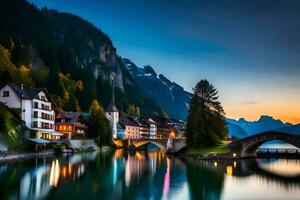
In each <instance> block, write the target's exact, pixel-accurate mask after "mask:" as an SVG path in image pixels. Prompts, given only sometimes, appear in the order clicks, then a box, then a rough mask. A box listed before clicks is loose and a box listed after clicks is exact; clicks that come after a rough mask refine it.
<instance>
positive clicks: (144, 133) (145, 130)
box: [134, 118, 150, 139]
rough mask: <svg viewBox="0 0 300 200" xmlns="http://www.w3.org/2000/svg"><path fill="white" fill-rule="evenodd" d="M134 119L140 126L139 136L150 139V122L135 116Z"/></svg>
mask: <svg viewBox="0 0 300 200" xmlns="http://www.w3.org/2000/svg"><path fill="white" fill-rule="evenodd" d="M134 121H135V122H136V123H137V124H138V126H139V136H140V137H139V138H140V139H149V138H150V126H149V124H148V123H147V122H146V121H145V120H143V119H139V118H134Z"/></svg>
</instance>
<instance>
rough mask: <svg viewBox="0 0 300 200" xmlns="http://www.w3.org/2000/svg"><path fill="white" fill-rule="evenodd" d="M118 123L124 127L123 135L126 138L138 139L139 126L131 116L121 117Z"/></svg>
mask: <svg viewBox="0 0 300 200" xmlns="http://www.w3.org/2000/svg"><path fill="white" fill-rule="evenodd" d="M120 124H122V125H123V126H124V127H125V131H124V133H125V134H124V135H125V138H126V139H140V126H139V124H138V123H137V122H136V121H135V120H134V118H133V117H126V116H124V117H122V118H121V119H120Z"/></svg>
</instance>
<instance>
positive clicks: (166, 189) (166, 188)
mask: <svg viewBox="0 0 300 200" xmlns="http://www.w3.org/2000/svg"><path fill="white" fill-rule="evenodd" d="M170 165H171V164H170V159H169V158H168V157H167V172H166V175H165V180H164V197H166V198H167V197H168V194H169V189H170Z"/></svg>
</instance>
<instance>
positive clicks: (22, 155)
mask: <svg viewBox="0 0 300 200" xmlns="http://www.w3.org/2000/svg"><path fill="white" fill-rule="evenodd" d="M54 153H55V152H54V151H44V152H27V153H8V154H5V155H3V154H1V155H0V162H1V161H10V160H17V159H24V158H32V157H37V156H47V155H54Z"/></svg>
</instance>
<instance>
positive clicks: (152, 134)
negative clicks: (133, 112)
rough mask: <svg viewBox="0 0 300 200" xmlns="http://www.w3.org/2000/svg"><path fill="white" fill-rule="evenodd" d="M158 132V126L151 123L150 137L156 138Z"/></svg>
mask: <svg viewBox="0 0 300 200" xmlns="http://www.w3.org/2000/svg"><path fill="white" fill-rule="evenodd" d="M156 134H157V127H156V125H155V124H150V139H155V138H156Z"/></svg>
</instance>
